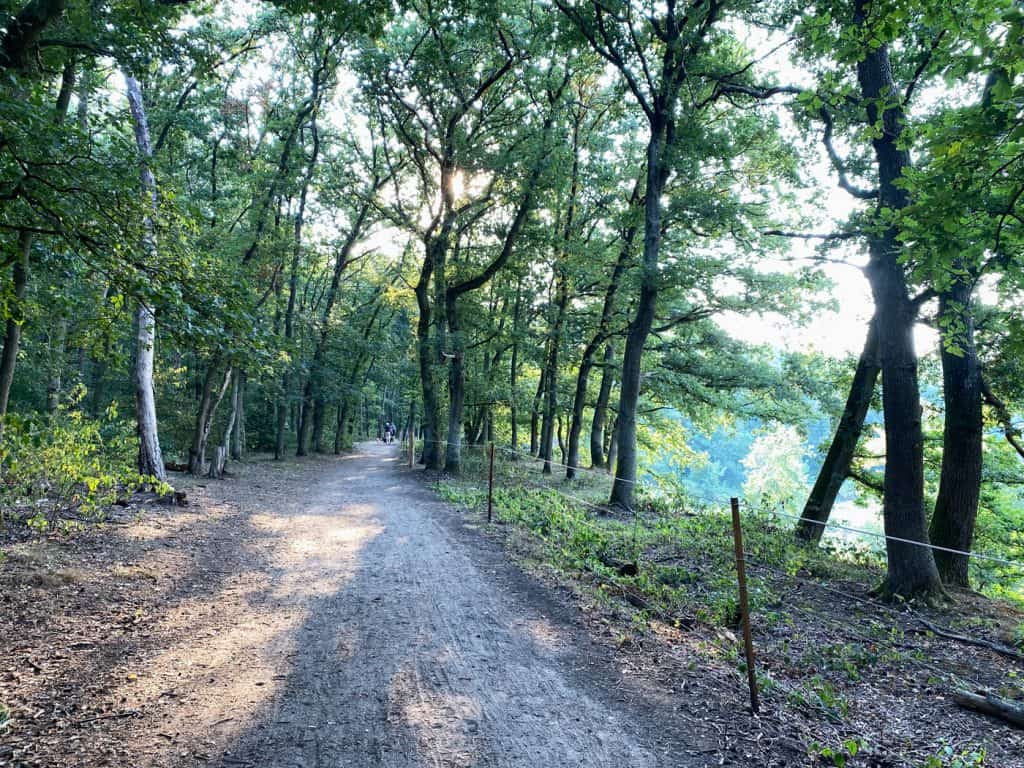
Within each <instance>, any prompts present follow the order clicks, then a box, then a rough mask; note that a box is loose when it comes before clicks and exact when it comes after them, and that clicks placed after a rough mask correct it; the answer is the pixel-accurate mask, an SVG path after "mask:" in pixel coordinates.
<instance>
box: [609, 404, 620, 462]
mask: <svg viewBox="0 0 1024 768" xmlns="http://www.w3.org/2000/svg"><path fill="white" fill-rule="evenodd" d="M618 434H619V417H618V415H616V416H615V418H614V419H612V426H611V429H610V430H609V434H608V471H609V472H614V471H615V465H616V463H617V461H618V457H619V441H618V437H617V435H618Z"/></svg>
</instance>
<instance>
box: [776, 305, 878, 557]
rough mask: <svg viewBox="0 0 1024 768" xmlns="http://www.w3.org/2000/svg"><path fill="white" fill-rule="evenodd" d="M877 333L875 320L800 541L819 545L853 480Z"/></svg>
mask: <svg viewBox="0 0 1024 768" xmlns="http://www.w3.org/2000/svg"><path fill="white" fill-rule="evenodd" d="M878 370H879V362H878V332H877V330H876V326H875V322H874V320H872V321H871V324H870V325H869V326H868V335H867V339H866V340H865V342H864V350H863V351H862V352H861V353H860V359H859V360H858V361H857V370H856V371H854V374H853V382H852V383H851V384H850V392H849V394H848V395H847V397H846V407H845V408H844V409H843V415H842V417H841V418H840V419H839V426H838V427H837V428H836V433H835V436H834V437H833V438H832V443H831V445H829V448H828V454H827V455H826V456H825V462H824V463H823V464H822V465H821V469H820V470H819V472H818V479H817V480H815V482H814V488H812V489H811V493H810V495H809V496H808V497H807V503H806V504H805V505H804V511H803V514H802V515H801V517H802V518H803V519H802V520H801V521H800V522H799V523H797V526H796V536H797V538H799V539H801V540H803V541H808V542H813V543H815V544H817V543H818V542H819V541H820V540H821V536H822V533H823V532H824V530H825V523H827V522H828V518H829V515H831V514H832V507H833V505H834V504H835V501H836V496H838V495H839V489H840V488H842V486H843V483H844V482H845V481H846V478H847V477H849V476H850V467H851V466H852V464H853V455H854V452H855V451H856V449H857V443H858V442H859V441H860V436H861V433H862V432H863V430H864V419H865V418H866V417H867V414H868V409H869V408H870V407H871V398H872V396H873V395H874V392H875V382H876V381H877V380H878Z"/></svg>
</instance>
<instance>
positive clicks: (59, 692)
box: [0, 444, 732, 768]
mask: <svg viewBox="0 0 1024 768" xmlns="http://www.w3.org/2000/svg"><path fill="white" fill-rule="evenodd" d="M239 469H240V471H241V472H242V477H240V478H238V479H232V480H227V481H223V482H210V483H209V484H207V483H203V482H199V483H196V482H195V481H192V482H193V485H192V486H191V487H190V488H189V496H190V498H191V499H193V503H192V504H190V506H188V507H186V508H184V509H167V508H163V511H161V510H160V509H159V508H158V509H155V510H150V511H148V512H145V513H144V514H142V515H141V517H138V518H136V517H135V516H134V513H125V515H124V516H123V518H122V523H123V524H121V525H113V526H109V527H108V528H107V529H106V530H101V531H95V532H92V533H89V532H87V533H84V534H80V535H78V536H74V537H71V538H70V539H64V538H56V539H51V540H48V541H43V542H39V543H35V544H29V545H26V546H24V547H23V546H20V545H19V546H15V547H8V552H9V555H10V556H9V560H8V562H7V564H6V566H5V567H4V568H3V569H0V604H2V606H0V607H2V608H3V610H2V611H0V635H5V633H6V636H9V637H13V638H16V640H15V642H13V643H9V644H6V645H2V646H0V670H6V677H5V678H3V679H2V680H0V701H2V702H4V703H6V704H7V705H8V706H9V707H10V708H11V713H12V717H11V723H10V727H9V728H7V729H6V730H4V729H0V768H2V767H4V766H18V768H21V767H22V766H55V765H60V766H64V767H66V768H94V767H95V766H118V768H127V766H140V767H145V768H172V767H173V768H182V767H184V766H190V767H197V766H221V767H222V768H239V767H240V766H241V767H244V766H250V767H251V768H276V767H281V768H284V767H285V766H288V767H291V768H310V767H312V766H332V767H333V766H394V767H395V768H412V767H413V766H431V767H434V768H440V767H442V766H444V767H450V768H470V767H472V768H485V767H487V766H502V767H509V768H515V767H517V766H524V767H525V766H530V767H531V768H533V767H536V766H614V767H615V768H626V767H629V768H647V767H648V766H662V765H664V766H691V765H692V766H703V765H711V764H714V765H719V764H721V763H720V758H719V756H718V755H717V754H713V753H715V752H717V750H715V749H709V748H706V747H707V746H708V745H707V744H702V745H700V744H699V745H698V746H697V747H694V746H693V743H694V741H695V737H693V736H691V733H692V731H693V730H694V728H693V721H692V720H688V721H687V722H688V723H689V725H688V724H687V722H683V721H681V720H680V717H679V716H677V715H678V711H677V703H676V701H674V700H673V699H672V698H671V697H666V696H665V691H664V689H663V690H662V692H661V693H658V692H657V691H652V690H651V689H650V688H649V687H648V688H644V687H643V686H640V685H638V684H637V682H636V677H635V676H634V675H632V674H631V672H630V670H629V669H627V668H626V667H625V666H624V665H623V664H622V663H621V659H619V658H618V657H617V655H616V653H615V652H614V649H613V647H612V645H613V644H610V643H609V642H607V638H606V639H605V640H604V641H600V640H599V639H595V638H594V637H592V636H591V635H590V634H589V633H588V631H587V630H586V629H584V627H583V625H582V622H581V621H580V620H579V618H578V615H577V613H576V612H575V610H574V609H573V608H572V607H571V606H569V605H567V604H566V603H565V601H563V600H561V599H553V597H552V593H551V592H550V591H549V590H548V589H547V588H545V587H542V586H540V585H538V583H537V582H535V581H534V580H533V579H532V578H530V577H527V576H525V575H524V574H523V573H522V571H521V570H520V569H519V568H518V567H516V566H515V565H513V564H512V563H511V562H510V560H509V558H508V556H507V555H506V554H505V553H504V551H503V550H502V548H501V547H500V546H499V545H498V544H496V543H495V542H493V541H492V540H491V539H489V538H487V537H485V536H482V535H480V534H479V533H478V532H476V531H474V530H473V529H472V527H471V526H467V525H465V524H464V523H463V521H462V518H461V516H460V515H458V514H457V513H455V512H454V511H453V510H452V509H451V508H449V507H447V506H446V505H444V504H443V503H441V502H440V501H438V500H437V498H436V497H435V495H434V494H433V493H431V492H430V491H429V490H428V489H426V488H425V487H424V486H423V485H422V483H420V482H419V481H418V479H417V478H415V477H413V476H412V471H411V470H409V469H406V468H403V467H401V466H399V462H398V457H397V451H395V450H394V449H393V448H390V447H385V446H383V445H379V444H376V445H374V444H368V445H364V446H362V447H361V450H360V451H359V452H357V453H355V454H353V455H350V456H347V457H344V458H342V459H337V458H316V459H309V460H306V461H304V462H299V463H291V464H281V463H271V462H267V461H257V462H254V463H250V464H248V465H244V466H242V467H240V468H239ZM179 481H180V483H181V484H182V485H185V484H187V483H188V482H189V481H187V480H186V479H185V478H179ZM114 522H117V521H116V520H115V521H114ZM608 631H609V632H610V631H611V630H610V629H609V630H608ZM701 746H703V747H705V748H701ZM705 759H707V760H710V762H706V760H705ZM725 764H727V765H728V764H732V763H731V762H726V763H725Z"/></svg>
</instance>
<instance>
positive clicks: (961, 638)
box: [917, 616, 1024, 661]
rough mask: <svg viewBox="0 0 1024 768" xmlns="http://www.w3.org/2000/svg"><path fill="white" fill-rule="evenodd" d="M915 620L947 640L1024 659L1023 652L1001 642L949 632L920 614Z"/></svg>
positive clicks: (1011, 657)
mask: <svg viewBox="0 0 1024 768" xmlns="http://www.w3.org/2000/svg"><path fill="white" fill-rule="evenodd" d="M917 620H918V621H919V622H921V624H922V625H923V626H924V627H925V628H926V629H927V630H928V631H930V632H932V633H934V634H935V635H937V636H938V637H944V638H946V639H947V640H955V641H956V642H958V643H964V644H965V645H973V646H975V647H977V648H987V649H988V650H990V651H993V652H995V653H998V654H999V655H1000V656H1006V657H1007V658H1009V659H1014V660H1016V661H1024V653H1021V652H1020V651H1018V650H1016V649H1014V648H1010V647H1009V646H1007V645H1002V644H1001V643H993V642H992V641H990V640H984V639H982V638H980V637H967V636H966V635H958V634H956V633H955V632H950V631H949V630H947V629H943V628H942V627H940V626H938V625H936V624H932V622H930V621H928V620H927V619H923V618H921V617H920V616H919V617H918V619H917Z"/></svg>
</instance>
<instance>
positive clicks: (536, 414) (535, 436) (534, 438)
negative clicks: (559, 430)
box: [530, 355, 548, 456]
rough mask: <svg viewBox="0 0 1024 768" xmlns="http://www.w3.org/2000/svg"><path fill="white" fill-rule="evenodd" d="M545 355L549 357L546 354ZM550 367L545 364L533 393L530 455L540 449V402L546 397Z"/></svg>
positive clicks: (535, 454)
mask: <svg viewBox="0 0 1024 768" xmlns="http://www.w3.org/2000/svg"><path fill="white" fill-rule="evenodd" d="M545 357H547V356H546V355H545ZM547 376H548V367H547V365H545V366H544V367H543V368H541V370H540V377H539V379H538V380H537V391H536V392H535V393H534V395H533V407H532V408H531V409H530V455H531V456H537V455H538V453H539V451H540V434H539V432H538V427H539V425H540V404H541V402H542V399H543V397H544V392H545V389H544V387H545V385H546V384H547Z"/></svg>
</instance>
